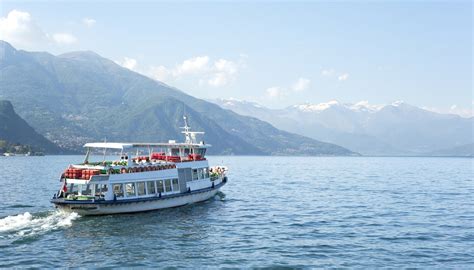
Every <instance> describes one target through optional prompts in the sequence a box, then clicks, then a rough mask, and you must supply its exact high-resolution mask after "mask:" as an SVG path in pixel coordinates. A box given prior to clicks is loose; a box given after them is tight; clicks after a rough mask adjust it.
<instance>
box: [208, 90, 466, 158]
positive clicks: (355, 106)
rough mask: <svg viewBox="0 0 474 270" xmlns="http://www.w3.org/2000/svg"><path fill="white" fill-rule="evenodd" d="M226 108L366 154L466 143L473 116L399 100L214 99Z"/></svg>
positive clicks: (429, 149)
mask: <svg viewBox="0 0 474 270" xmlns="http://www.w3.org/2000/svg"><path fill="white" fill-rule="evenodd" d="M213 102H214V103H216V104H218V105H220V106H221V107H223V108H225V109H229V110H232V111H234V112H236V113H239V114H242V115H248V116H253V117H256V118H259V119H261V120H264V121H267V122H269V123H271V124H272V125H274V126H275V127H277V128H280V129H284V130H287V131H291V132H295V133H299V134H301V135H305V136H308V137H312V138H315V139H318V140H323V141H328V142H332V143H336V144H338V145H342V146H344V147H347V148H349V149H351V150H353V151H357V152H359V153H362V154H366V155H417V154H423V153H428V152H432V151H436V150H440V149H448V148H453V147H458V146H462V145H467V144H471V143H473V142H474V139H473V125H474V118H472V117H471V118H463V117H460V116H458V115H452V114H439V113H435V112H431V111H428V110H425V109H422V108H419V107H416V106H412V105H409V104H407V103H405V102H403V101H396V102H393V103H392V104H387V105H373V104H369V103H368V102H367V101H361V102H358V103H341V102H338V101H335V100H333V101H329V102H326V103H319V104H298V105H293V106H289V107H287V108H284V109H269V108H266V107H264V106H262V105H260V104H258V103H255V102H249V101H241V100H237V99H219V100H213Z"/></svg>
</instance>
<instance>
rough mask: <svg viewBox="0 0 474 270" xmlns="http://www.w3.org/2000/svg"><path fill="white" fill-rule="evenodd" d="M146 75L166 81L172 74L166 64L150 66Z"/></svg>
mask: <svg viewBox="0 0 474 270" xmlns="http://www.w3.org/2000/svg"><path fill="white" fill-rule="evenodd" d="M146 75H148V76H150V77H151V78H153V79H155V80H158V81H162V82H166V81H168V78H169V77H170V76H171V72H170V70H168V69H167V68H166V67H164V66H158V67H155V66H152V67H150V68H149V70H148V72H146Z"/></svg>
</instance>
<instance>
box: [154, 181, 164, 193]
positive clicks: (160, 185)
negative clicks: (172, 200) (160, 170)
mask: <svg viewBox="0 0 474 270" xmlns="http://www.w3.org/2000/svg"><path fill="white" fill-rule="evenodd" d="M156 189H157V190H158V192H161V193H163V191H164V189H163V180H158V181H156Z"/></svg>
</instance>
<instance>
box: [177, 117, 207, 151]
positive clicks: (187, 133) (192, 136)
mask: <svg viewBox="0 0 474 270" xmlns="http://www.w3.org/2000/svg"><path fill="white" fill-rule="evenodd" d="M183 120H184V127H181V128H182V129H184V131H181V133H183V134H184V137H185V138H186V140H185V143H188V144H194V143H197V141H196V134H204V132H200V131H191V127H190V126H189V125H188V118H187V117H186V115H183Z"/></svg>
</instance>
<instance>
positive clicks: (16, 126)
mask: <svg viewBox="0 0 474 270" xmlns="http://www.w3.org/2000/svg"><path fill="white" fill-rule="evenodd" d="M0 140H2V141H6V142H8V143H11V144H17V143H18V144H21V145H27V146H30V147H32V148H33V150H36V151H41V152H46V153H55V154H57V153H61V152H62V150H61V149H59V147H57V146H56V145H55V144H53V143H52V142H50V141H48V140H47V139H46V138H45V137H43V136H42V135H40V134H38V133H37V132H36V131H35V130H34V129H33V128H32V127H31V126H30V125H28V123H27V122H26V121H25V120H23V119H22V118H21V117H20V116H19V115H17V114H16V113H15V110H14V109H13V105H12V104H11V102H10V101H7V100H0Z"/></svg>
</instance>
